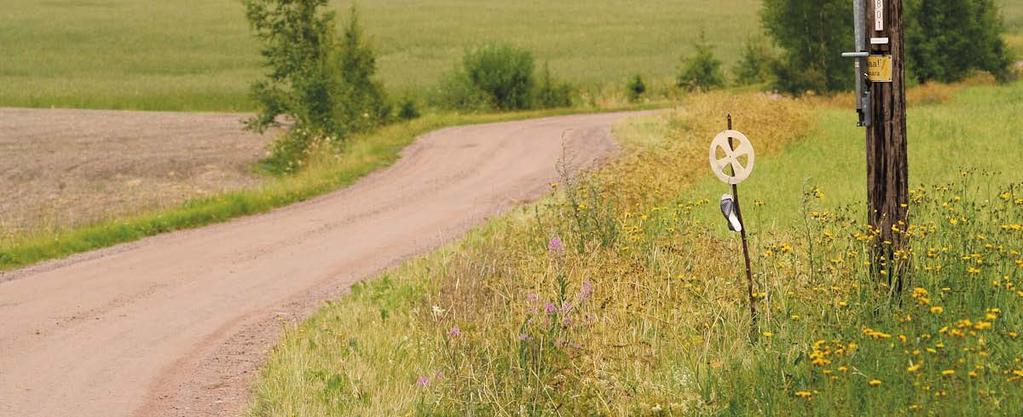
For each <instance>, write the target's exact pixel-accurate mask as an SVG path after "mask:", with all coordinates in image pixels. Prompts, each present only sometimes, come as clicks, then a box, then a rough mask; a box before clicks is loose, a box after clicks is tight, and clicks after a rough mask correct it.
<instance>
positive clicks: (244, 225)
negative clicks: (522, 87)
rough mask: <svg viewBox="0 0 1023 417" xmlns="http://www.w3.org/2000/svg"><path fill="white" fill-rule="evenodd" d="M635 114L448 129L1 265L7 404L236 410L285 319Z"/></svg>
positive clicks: (430, 239)
mask: <svg viewBox="0 0 1023 417" xmlns="http://www.w3.org/2000/svg"><path fill="white" fill-rule="evenodd" d="M622 117H625V115H624V114H602V115H584V116H567V117H557V118H548V119H538V120H530V121H522V122H510V123H500V124H490V125H478V126H469V127H460V128H452V129H446V130H441V131H438V132H434V133H432V134H429V135H426V136H424V137H422V138H419V139H418V140H417V141H416V143H414V144H413V145H411V146H410V147H408V148H407V149H405V151H404V153H403V156H402V159H401V160H400V161H399V162H398V163H396V164H395V165H394V166H393V167H391V168H389V169H386V170H384V171H381V172H378V173H375V174H373V175H370V176H369V177H367V178H365V179H363V180H361V181H360V182H358V183H357V184H356V185H354V186H352V187H350V188H348V189H345V190H342V191H339V192H336V193H334V194H330V195H327V196H324V197H322V198H319V199H316V200H313V201H309V202H306V203H302V204H299V205H295V206H292V207H288V208H285V209H282V210H278V211H275V212H272V213H269V214H267V215H261V216H254V217H249V218H244V219H240V220H237V221H233V222H230V223H227V224H222V225H217V226H212V227H208V228H204V229H198V230H191V231H184V232H178V233H173V234H169V235H164V236H159V237H155V238H151V239H147V240H144V241H141V242H139V243H136V244H131V245H124V246H120V247H115V248H111V249H108V250H103V251H99V252H94V253H90V254H85V255H81V256H78V257H76V258H74V259H71V260H65V261H61V262H55V263H50V264H47V265H42V266H39V267H35V268H32V269H28V270H23V271H17V272H14V273H9V274H7V275H6V276H4V275H0V415H2V416H12V417H13V416H18V417H29V416H47V417H63V416H75V417H89V416H103V417H113V416H132V415H136V416H225V415H232V414H234V415H237V414H238V413H239V412H240V411H241V410H242V409H244V407H245V405H246V401H247V392H248V386H249V383H250V382H251V380H252V377H253V376H254V374H255V373H256V372H257V371H258V366H259V364H260V363H261V362H262V359H263V357H264V356H265V352H266V350H267V349H268V348H269V347H270V346H271V344H272V343H273V341H274V340H275V339H276V337H277V335H278V334H279V332H280V329H281V327H282V324H281V322H282V321H285V322H288V321H294V320H297V319H300V318H301V317H304V316H306V315H307V314H308V313H309V312H311V311H312V310H313V309H314V308H315V307H316V306H317V304H318V303H319V302H321V301H322V300H324V299H328V298H331V297H334V296H337V295H338V294H339V293H341V292H343V291H344V290H346V289H347V288H348V287H349V286H350V285H351V284H352V283H354V282H356V281H357V280H360V279H363V278H367V277H369V276H371V275H373V274H374V273H377V272H379V271H381V270H382V269H385V268H387V267H389V266H392V265H394V264H395V263H397V262H399V261H400V260H402V259H405V258H408V257H410V256H413V255H416V254H420V253H423V252H425V251H427V250H430V249H432V248H436V247H437V246H438V245H440V244H442V243H444V242H447V241H450V240H451V239H454V238H457V237H458V236H460V235H462V234H463V233H464V232H466V231H467V230H468V229H469V228H471V227H473V226H474V225H477V224H479V223H480V222H482V221H484V220H485V219H486V218H488V217H489V216H493V215H495V214H498V213H500V212H502V211H503V210H506V209H508V208H510V207H513V206H515V205H516V204H519V203H521V202H524V201H529V200H533V199H535V198H537V197H539V196H541V195H542V194H543V193H544V192H545V190H546V189H547V187H548V183H549V182H550V181H552V180H555V179H556V178H557V174H556V170H555V166H556V164H557V162H558V161H559V159H561V158H562V155H563V153H564V154H565V155H567V157H565V158H564V160H566V161H569V162H570V164H571V166H573V167H575V168H580V167H584V166H587V165H589V164H591V163H593V162H594V161H595V160H598V159H599V158H601V157H603V156H606V155H608V154H609V153H611V152H612V151H613V150H614V142H613V140H612V138H611V134H610V125H611V124H612V123H613V122H614V121H616V120H618V119H620V118H622ZM563 139H564V140H563ZM563 142H564V146H563Z"/></svg>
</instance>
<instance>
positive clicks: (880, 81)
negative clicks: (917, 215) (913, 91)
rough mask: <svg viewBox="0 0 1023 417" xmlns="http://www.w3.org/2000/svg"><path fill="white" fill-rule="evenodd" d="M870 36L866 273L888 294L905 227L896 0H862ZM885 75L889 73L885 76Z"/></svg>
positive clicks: (896, 275) (898, 281) (897, 274)
mask: <svg viewBox="0 0 1023 417" xmlns="http://www.w3.org/2000/svg"><path fill="white" fill-rule="evenodd" d="M866 3H867V4H866V7H867V10H866V17H867V18H866V19H865V20H866V24H867V28H866V29H867V32H866V33H868V34H870V54H871V56H870V58H868V65H867V66H868V74H869V76H868V80H869V82H870V83H871V85H870V106H869V108H868V109H867V110H868V111H869V112H870V116H871V117H870V120H871V123H870V124H869V126H866V130H867V201H868V208H869V210H868V213H867V216H868V222H869V224H870V226H872V227H873V228H875V230H876V231H877V233H878V236H877V237H876V239H875V242H874V247H873V253H872V256H873V260H872V270H873V271H874V273H875V274H876V275H877V277H878V278H879V279H881V280H884V279H887V281H888V283H889V285H891V288H892V290H893V291H900V290H901V289H902V285H903V282H902V280H903V265H902V262H900V261H899V259H898V256H897V252H898V251H899V250H901V249H903V248H904V247H905V245H906V241H905V239H904V235H903V234H902V233H900V232H899V231H905V230H906V228H907V227H908V226H909V218H908V215H909V161H908V158H907V149H908V147H907V143H906V85H905V49H904V37H903V33H904V32H903V24H902V18H903V14H902V13H903V8H902V0H867V2H866ZM889 71H890V72H889Z"/></svg>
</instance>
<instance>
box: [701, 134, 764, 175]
mask: <svg viewBox="0 0 1023 417" xmlns="http://www.w3.org/2000/svg"><path fill="white" fill-rule="evenodd" d="M729 138H731V139H734V142H737V143H735V147H734V148H733V147H732V145H733V142H731V141H729ZM721 154H723V155H724V156H723V157H722V156H720V155H721ZM755 156H756V155H755V153H754V152H753V144H752V143H750V141H749V138H747V137H746V135H744V134H742V132H739V131H737V130H726V131H724V132H721V133H718V135H717V136H715V137H714V141H713V142H711V143H710V169H711V171H714V175H716V176H717V177H718V179H720V180H721V181H723V182H725V183H727V184H732V185H735V184H739V183H741V182H743V181H745V180H746V178H749V175H750V173H752V172H753V163H754V161H755ZM744 157H745V158H744ZM742 159H745V160H746V161H745V163H743V161H742ZM728 167H732V169H731V170H730V171H729V170H727V168H728Z"/></svg>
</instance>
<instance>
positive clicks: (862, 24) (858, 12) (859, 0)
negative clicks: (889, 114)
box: [842, 0, 871, 127]
mask: <svg viewBox="0 0 1023 417" xmlns="http://www.w3.org/2000/svg"><path fill="white" fill-rule="evenodd" d="M864 1H865V0H853V26H854V29H855V30H854V34H853V36H854V37H855V38H856V52H845V53H843V54H842V57H844V58H853V59H855V60H856V61H855V63H854V64H853V66H854V67H855V69H856V113H857V114H858V115H859V121H858V123H857V125H858V126H863V127H869V126H870V124H871V111H870V82H869V81H868V79H867V72H866V71H864V70H865V69H866V68H867V63H866V60H867V57H869V56H870V52H868V51H867V36H866V34H865V33H864V31H865V29H866V25H867V16H866V14H867V5H866V3H864Z"/></svg>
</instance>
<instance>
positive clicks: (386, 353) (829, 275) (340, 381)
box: [251, 84, 1023, 416]
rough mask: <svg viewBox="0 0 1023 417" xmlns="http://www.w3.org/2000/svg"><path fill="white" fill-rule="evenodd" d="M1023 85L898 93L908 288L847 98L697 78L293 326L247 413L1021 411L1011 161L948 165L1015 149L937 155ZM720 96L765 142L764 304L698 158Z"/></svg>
mask: <svg viewBox="0 0 1023 417" xmlns="http://www.w3.org/2000/svg"><path fill="white" fill-rule="evenodd" d="M1021 92H1023V85H1021V84H1016V85H1013V86H1011V87H1001V88H999V87H987V86H976V87H968V88H966V89H964V90H962V91H961V92H959V93H956V94H954V95H953V96H952V97H953V98H952V99H951V100H950V101H947V102H945V103H943V104H942V103H938V102H937V101H933V102H931V104H926V105H916V106H913V107H912V112H911V113H910V118H911V131H910V134H911V138H912V139H911V155H913V152H916V155H917V157H915V159H913V160H911V163H912V164H913V168H912V169H913V171H911V172H920V174H917V175H919V176H914V177H913V178H914V179H915V181H916V182H915V184H914V194H913V201H914V206H913V208H912V210H913V224H914V226H913V227H912V228H911V229H908V230H904V231H903V232H904V233H908V234H910V235H911V236H912V240H911V241H912V242H913V243H912V249H913V250H912V252H907V253H905V254H904V255H905V256H908V257H910V258H911V259H912V262H911V263H910V265H911V267H910V269H909V272H908V275H907V277H908V279H909V281H908V282H909V285H910V288H911V290H910V291H908V292H907V293H906V294H903V295H899V296H895V297H892V296H890V295H889V294H890V292H889V291H888V289H887V288H885V287H884V286H883V285H882V284H881V283H878V282H876V281H873V280H871V279H869V278H867V275H866V273H865V267H864V266H863V261H864V250H865V249H864V247H865V244H866V243H865V242H866V240H868V239H869V236H870V233H871V232H870V231H869V230H867V229H865V228H864V227H863V226H862V220H861V219H862V218H863V216H862V209H861V208H859V204H857V203H856V202H857V201H860V199H861V194H862V192H861V191H857V189H859V190H862V189H863V188H864V187H865V185H864V184H863V182H862V181H861V180H860V178H859V177H860V176H861V174H860V173H859V172H860V171H862V169H863V168H862V165H860V164H858V163H857V162H858V161H860V159H861V158H862V149H861V148H859V149H858V148H857V145H856V143H857V142H861V141H862V139H860V137H861V136H862V131H859V130H857V129H855V128H854V127H848V128H847V127H845V126H851V125H852V124H853V123H854V122H853V121H852V117H850V116H849V115H848V111H847V110H845V109H843V110H842V111H841V112H839V111H837V110H834V109H833V108H830V107H829V105H828V104H827V103H826V102H825V101H792V100H787V99H774V98H771V97H768V96H764V95H757V94H747V95H732V96H728V95H703V96H693V97H691V98H690V99H689V100H688V101H687V103H686V105H685V106H683V107H682V109H683V110H681V111H678V112H675V113H673V114H671V115H668V116H662V117H658V118H652V119H647V120H641V121H637V122H635V123H632V124H629V125H625V126H620V127H618V128H617V129H616V132H617V134H618V136H619V138H620V139H621V140H622V142H623V147H624V155H623V156H622V158H621V159H620V160H619V161H618V162H616V163H614V164H612V165H611V166H609V167H607V168H606V169H604V170H601V171H599V172H597V173H594V174H593V175H591V176H586V177H566V179H565V180H564V181H562V182H560V183H559V184H558V185H557V187H555V188H556V189H555V191H554V194H553V195H552V197H551V198H550V199H548V200H546V201H545V202H543V203H541V204H538V205H536V206H532V207H528V208H524V209H522V210H519V211H517V212H516V213H514V214H513V215H511V216H509V217H507V218H505V219H501V220H498V221H496V222H494V223H492V224H491V225H488V226H487V227H485V228H483V229H481V230H479V231H477V232H474V233H472V234H471V235H470V236H469V237H468V238H467V239H466V240H465V241H463V242H460V243H458V244H456V245H452V246H451V247H449V248H447V249H446V250H444V251H441V252H440V253H437V254H434V255H431V256H429V257H426V258H423V259H420V260H417V261H415V262H412V263H409V264H407V265H404V266H402V267H400V268H398V269H396V270H394V271H391V272H389V273H387V274H386V275H385V276H384V277H383V278H380V279H377V280H374V281H370V282H368V283H366V284H360V285H359V286H357V288H356V289H355V290H354V291H353V294H352V295H351V296H348V297H344V298H342V299H340V300H338V301H337V302H335V303H332V304H330V305H329V306H327V307H326V308H324V309H323V310H322V311H321V312H320V313H318V314H317V315H316V316H315V317H314V318H313V319H312V320H311V321H309V322H307V323H305V324H303V325H301V326H299V327H298V328H296V329H293V330H290V331H289V332H288V334H287V336H286V337H285V340H284V342H283V343H282V344H281V345H279V346H278V347H277V348H276V349H275V350H274V351H273V353H272V354H271V356H270V360H269V363H268V364H267V366H266V368H265V370H264V373H263V377H262V378H261V379H260V381H259V382H258V383H257V385H256V388H255V393H256V398H255V403H254V405H253V408H252V411H251V414H252V415H255V416H274V415H396V414H399V415H409V414H415V415H513V414H514V415H592V414H599V415H836V416H839V415H911V413H917V412H918V411H917V410H919V412H922V413H923V414H924V415H927V414H928V413H929V414H930V415H977V413H978V412H979V413H980V414H983V415H1015V414H1018V413H1019V412H1020V410H1021V407H1023V401H1021V398H1023V397H1021V396H1019V395H1018V393H1019V392H1020V391H1019V390H1020V383H1021V380H1020V378H1019V377H1020V376H1023V375H1019V373H1023V364H1021V361H1023V358H1021V357H1020V352H1023V348H1021V346H1020V339H1019V338H1018V337H1019V334H1018V333H1019V332H1020V331H1023V328H1021V326H1023V316H1021V315H1020V313H1019V311H1020V307H1023V305H1021V304H1023V293H1019V292H1018V291H1019V290H1020V288H1018V287H1017V285H1018V284H1017V283H1018V281H1019V278H1020V275H1021V274H1023V257H1021V256H1023V255H1020V252H1021V251H1023V247H1020V244H1021V242H1023V239H1021V238H1020V237H1021V235H1020V233H1023V232H1021V231H1020V230H1018V229H1019V227H1021V226H1019V223H1020V219H1021V218H1023V195H1021V194H1023V193H1021V188H1020V187H1021V185H1020V183H1021V182H1023V178H1021V177H1020V173H1019V172H1018V171H1014V170H1013V171H1006V172H1003V173H1002V174H1000V175H992V174H984V173H981V172H980V171H978V172H976V173H973V174H968V175H966V176H963V175H962V174H961V173H960V169H958V167H963V168H965V169H966V170H967V171H969V169H970V168H971V167H978V166H980V165H983V166H984V167H985V168H987V169H989V170H993V169H997V168H999V167H1008V168H1012V165H1013V164H1014V163H1015V162H1016V161H1015V160H1014V159H1012V158H1011V157H1010V156H1007V155H1002V156H995V157H988V155H986V154H983V153H981V154H977V155H973V154H966V155H962V156H958V157H956V158H955V159H954V160H953V159H951V158H952V157H951V156H949V155H950V153H951V152H952V150H953V149H955V147H958V146H964V145H963V144H964V143H965V141H967V140H969V143H971V144H974V146H977V147H978V148H980V149H988V148H987V147H988V146H995V147H998V146H1003V145H1005V138H1006V137H1011V136H1006V134H1008V133H1011V131H1012V130H1011V129H1013V126H1014V125H1012V124H1009V125H1004V124H997V123H993V122H994V121H996V120H1004V119H1006V118H1007V117H1008V116H1009V115H1011V114H1015V112H1017V111H1018V109H1017V108H1016V107H1015V106H1016V105H1015V104H1014V103H1018V102H1019V100H1018V97H1019V95H1020V94H1021ZM726 111H731V112H732V113H733V115H734V116H735V118H736V120H737V122H738V124H737V128H739V129H740V130H743V131H745V132H746V133H747V134H748V135H749V136H750V137H751V138H753V141H754V144H755V145H756V146H757V150H758V152H759V153H760V155H761V156H762V158H758V167H757V171H756V172H755V173H754V176H753V178H759V177H767V181H766V182H761V183H754V182H752V181H754V180H750V183H749V184H744V185H743V190H744V191H743V199H744V200H743V201H744V202H745V206H744V208H745V209H746V210H744V211H745V213H744V214H746V217H747V222H748V224H749V225H750V228H751V230H753V231H754V234H753V236H752V239H753V247H754V254H755V256H754V259H755V271H756V281H757V288H756V296H757V298H758V303H759V307H760V311H761V316H760V317H759V321H758V323H759V326H757V327H753V326H752V325H751V321H750V318H749V316H748V314H749V313H748V310H747V308H746V305H745V301H744V299H745V287H744V284H743V280H744V277H743V275H742V268H741V262H739V260H740V258H741V256H740V255H738V254H739V250H740V249H739V246H738V243H737V238H736V237H735V236H733V235H726V234H725V232H722V230H724V224H723V220H721V219H720V218H719V217H717V216H719V214H717V213H716V212H717V207H716V205H715V204H711V201H715V202H716V197H717V196H719V195H720V193H722V192H724V191H725V189H726V187H724V186H723V185H721V184H720V183H716V182H713V181H712V180H708V179H706V177H707V174H706V172H705V171H706V162H705V160H704V159H705V158H706V156H705V155H706V151H705V150H704V148H705V146H706V143H707V142H708V141H709V138H711V137H713V134H715V133H717V132H718V131H720V130H722V128H723V126H722V124H723V116H724V113H725V112H726ZM946 115H947V116H948V118H947V119H943V117H945V116H946ZM935 120H942V121H944V122H945V123H946V124H944V125H939V126H944V127H943V128H939V127H937V126H936V127H932V128H928V126H930V125H931V124H933V123H930V124H925V123H924V122H933V121H935ZM985 122H992V123H985ZM974 129H976V130H974ZM843 141H848V142H849V144H848V145H843V144H842V143H841V142H843ZM932 148H933V149H932ZM1003 149H1004V148H1003ZM846 150H848V151H849V153H848V154H846V153H845V152H846ZM821 156H823V157H826V158H825V159H821V158H820V157H821ZM807 161H812V162H819V163H821V164H823V166H820V167H818V166H816V165H810V166H808V164H807ZM818 172H820V173H824V174H827V175H818V174H816V173H818ZM924 175H926V177H924ZM811 177H812V178H813V179H812V180H808V178H811ZM924 184H935V185H934V186H930V185H924ZM846 188H849V189H850V190H846ZM811 242H812V243H813V244H812V245H811ZM916 288H919V290H916ZM938 307H940V308H938ZM907 317H908V318H910V319H911V320H909V319H907ZM964 320H969V322H968V323H967V322H966V321H964ZM921 359H922V361H921ZM921 363H922V365H920V364H921ZM917 365H919V366H917ZM949 371H951V372H949ZM339 387H340V388H339ZM912 415H917V414H912Z"/></svg>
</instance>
